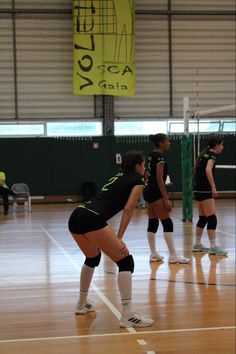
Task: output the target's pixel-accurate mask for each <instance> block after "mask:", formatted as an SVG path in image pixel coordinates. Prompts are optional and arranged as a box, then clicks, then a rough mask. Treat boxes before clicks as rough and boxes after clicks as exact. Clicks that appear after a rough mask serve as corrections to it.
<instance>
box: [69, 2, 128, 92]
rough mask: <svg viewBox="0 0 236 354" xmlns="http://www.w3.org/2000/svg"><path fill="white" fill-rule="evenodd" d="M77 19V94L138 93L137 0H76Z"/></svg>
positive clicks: (75, 62)
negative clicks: (135, 33) (135, 7)
mask: <svg viewBox="0 0 236 354" xmlns="http://www.w3.org/2000/svg"><path fill="white" fill-rule="evenodd" d="M73 19H74V38H73V42H74V73H73V93H74V94H75V95H98V94H105V95H118V96H132V95H134V94H135V47H134V46H135V43H134V41H135V37H134V0H103V1H101V0H94V1H92V0H74V10H73Z"/></svg>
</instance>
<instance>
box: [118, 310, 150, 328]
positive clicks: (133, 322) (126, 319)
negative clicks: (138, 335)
mask: <svg viewBox="0 0 236 354" xmlns="http://www.w3.org/2000/svg"><path fill="white" fill-rule="evenodd" d="M153 323H154V321H153V320H151V319H150V318H144V317H142V316H140V315H138V314H137V313H131V314H130V315H126V316H124V315H122V316H121V319H120V327H121V328H127V327H149V326H151V325H152V324H153Z"/></svg>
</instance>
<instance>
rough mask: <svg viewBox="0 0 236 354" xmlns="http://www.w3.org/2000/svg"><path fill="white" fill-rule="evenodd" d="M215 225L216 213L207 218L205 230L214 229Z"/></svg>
mask: <svg viewBox="0 0 236 354" xmlns="http://www.w3.org/2000/svg"><path fill="white" fill-rule="evenodd" d="M216 226H217V217H216V215H215V214H214V215H210V216H208V218H207V230H215V229H216Z"/></svg>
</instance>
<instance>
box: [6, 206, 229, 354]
mask: <svg viewBox="0 0 236 354" xmlns="http://www.w3.org/2000/svg"><path fill="white" fill-rule="evenodd" d="M217 206H218V221H219V222H218V233H217V235H218V240H219V243H220V244H221V245H222V246H223V247H226V248H227V249H228V250H229V257H228V258H221V257H215V256H214V257H213V256H211V257H209V256H208V255H207V254H195V255H193V254H192V252H191V245H192V240H193V234H194V224H185V225H184V224H182V222H181V205H180V202H176V205H175V208H174V209H173V221H174V225H175V240H176V245H177V248H178V250H179V252H180V253H182V252H183V253H184V254H185V255H186V256H188V257H191V259H192V263H191V265H184V266H181V265H171V266H169V265H168V263H167V261H166V259H167V255H168V254H167V250H166V245H165V243H164V241H163V238H162V235H161V230H160V231H159V232H158V248H159V250H160V253H162V254H163V255H165V256H166V259H165V262H164V263H162V264H152V265H151V266H150V264H149V261H148V257H149V252H148V246H147V241H146V236H145V234H146V224H147V217H146V211H145V210H136V211H135V215H134V218H133V220H132V222H131V224H130V226H129V229H128V231H127V233H126V236H125V239H124V240H125V241H126V243H127V245H128V246H129V249H130V251H131V252H132V254H133V255H134V259H135V264H136V269H135V273H134V278H133V280H134V281H133V300H134V301H133V302H134V308H135V309H137V310H138V312H140V313H141V314H145V315H147V316H151V317H153V318H154V320H155V325H154V326H152V327H149V328H144V329H135V330H132V329H120V328H119V326H118V319H117V318H118V317H119V315H120V313H119V311H120V303H119V293H118V290H117V286H116V276H115V273H116V266H115V265H114V264H113V263H112V262H111V261H110V260H109V259H107V258H106V257H103V259H102V262H101V265H100V267H99V269H98V270H96V273H95V276H94V282H93V287H92V289H91V293H90V299H92V300H93V301H94V302H96V306H97V313H96V314H95V313H93V314H89V315H87V316H75V315H74V308H75V304H76V301H77V297H78V292H79V271H80V267H81V266H82V264H83V261H84V257H83V256H82V254H81V253H80V251H79V250H78V248H77V247H76V245H75V243H74V241H73V240H72V238H71V237H70V235H69V233H68V231H67V220H68V216H69V214H70V212H71V211H72V209H73V208H74V205H71V204H64V205H62V204H60V205H59V204H57V205H34V206H33V212H32V214H31V215H27V214H24V213H21V212H18V214H17V215H15V216H13V215H11V214H10V215H9V216H8V217H7V218H6V217H3V215H1V216H0V279H1V281H0V286H1V298H0V322H1V323H0V353H1V354H41V353H44V354H75V353H76V354H98V353H107V354H108V353H109V354H110V353H112V354H118V353H119V354H121V353H122V354H134V353H135V354H136V353H140V354H143V353H148V354H154V353H155V354H162V353H163V354H164V353H168V354H176V353H178V354H183V353H186V354H187V353H191V354H197V353H202V352H204V353H210V354H233V353H234V352H235V350H234V343H235V341H234V332H235V327H234V326H235V317H234V314H235V201H233V200H218V201H217ZM194 221H195V222H196V212H195V218H194ZM118 222H119V217H116V218H114V220H112V221H111V224H112V225H113V226H114V227H117V226H118ZM160 229H161V227H160ZM204 242H205V244H207V239H206V237H205V238H204Z"/></svg>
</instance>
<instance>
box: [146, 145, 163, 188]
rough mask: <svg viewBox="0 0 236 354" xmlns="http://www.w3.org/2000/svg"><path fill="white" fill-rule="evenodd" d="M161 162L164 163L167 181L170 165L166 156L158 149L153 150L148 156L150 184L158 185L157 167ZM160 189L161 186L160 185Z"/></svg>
mask: <svg viewBox="0 0 236 354" xmlns="http://www.w3.org/2000/svg"><path fill="white" fill-rule="evenodd" d="M159 164H164V169H163V180H164V183H165V181H166V178H167V175H168V166H167V162H166V159H165V157H164V156H163V155H162V154H161V153H160V152H159V151H158V150H153V151H152V152H151V153H150V154H149V156H148V175H149V177H148V186H155V187H158V183H157V169H156V167H157V166H158V165H159ZM158 189H159V187H158Z"/></svg>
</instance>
